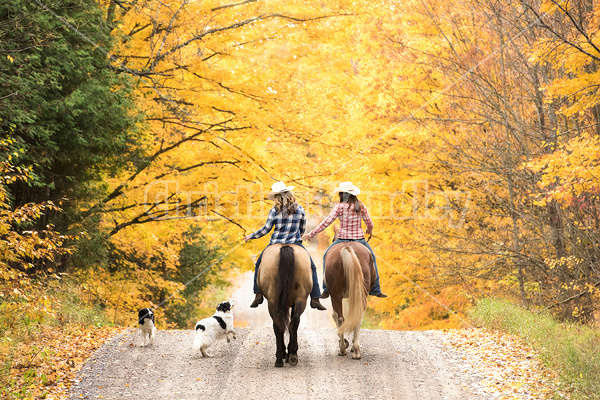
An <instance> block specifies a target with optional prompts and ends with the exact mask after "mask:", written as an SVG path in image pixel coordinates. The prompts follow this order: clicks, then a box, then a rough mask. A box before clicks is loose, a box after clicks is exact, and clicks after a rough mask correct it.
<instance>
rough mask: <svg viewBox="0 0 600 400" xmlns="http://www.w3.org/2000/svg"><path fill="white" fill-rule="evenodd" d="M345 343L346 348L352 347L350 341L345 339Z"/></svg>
mask: <svg viewBox="0 0 600 400" xmlns="http://www.w3.org/2000/svg"><path fill="white" fill-rule="evenodd" d="M344 343H345V344H346V348H348V346H350V342H349V341H348V339H344Z"/></svg>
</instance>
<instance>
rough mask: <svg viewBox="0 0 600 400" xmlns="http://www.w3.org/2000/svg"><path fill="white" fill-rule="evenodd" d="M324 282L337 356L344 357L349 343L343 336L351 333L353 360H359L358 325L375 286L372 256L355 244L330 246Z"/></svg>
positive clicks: (364, 248) (347, 243)
mask: <svg viewBox="0 0 600 400" xmlns="http://www.w3.org/2000/svg"><path fill="white" fill-rule="evenodd" d="M324 279H325V283H326V284H327V288H328V289H329V294H330V296H331V305H332V307H333V320H334V321H335V323H336V324H337V327H338V336H339V338H340V341H339V345H340V351H339V353H338V354H339V355H340V356H345V355H346V348H347V347H348V345H349V343H348V340H346V339H345V338H344V333H350V332H352V331H354V336H353V338H352V350H351V351H352V358H354V359H360V343H359V335H360V324H361V322H362V319H363V315H364V313H365V310H366V308H367V294H368V293H369V290H370V289H371V287H372V286H373V284H374V283H375V267H374V265H373V257H372V256H371V252H370V251H369V249H367V248H366V247H365V246H363V245H362V244H360V243H357V242H342V243H338V244H336V245H335V246H332V247H331V248H330V249H329V251H328V252H327V256H326V257H325V276H324ZM343 298H348V315H346V316H345V317H344V312H343V306H342V299H343Z"/></svg>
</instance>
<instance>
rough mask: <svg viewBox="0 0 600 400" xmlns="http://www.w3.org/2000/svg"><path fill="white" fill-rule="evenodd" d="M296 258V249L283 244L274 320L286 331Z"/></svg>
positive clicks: (282, 330) (280, 254)
mask: <svg viewBox="0 0 600 400" xmlns="http://www.w3.org/2000/svg"><path fill="white" fill-rule="evenodd" d="M295 265H296V259H295V257H294V249H293V248H292V247H291V246H282V247H281V249H280V250H279V273H278V279H277V292H276V294H275V298H276V299H277V300H276V301H277V313H276V315H275V317H274V318H273V322H274V323H275V325H277V327H278V328H279V329H280V330H281V332H285V331H286V330H287V326H288V324H289V322H290V314H289V312H288V305H287V303H288V298H289V297H290V294H291V293H292V289H293V285H294V269H295V268H294V267H295Z"/></svg>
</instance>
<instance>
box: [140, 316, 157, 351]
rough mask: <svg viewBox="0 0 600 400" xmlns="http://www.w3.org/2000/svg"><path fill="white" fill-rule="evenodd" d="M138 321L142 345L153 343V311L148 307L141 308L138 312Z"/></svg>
mask: <svg viewBox="0 0 600 400" xmlns="http://www.w3.org/2000/svg"><path fill="white" fill-rule="evenodd" d="M138 322H139V324H140V331H141V333H142V346H147V345H148V344H151V345H154V331H155V330H156V328H155V326H154V312H153V311H152V310H151V309H149V308H142V309H141V310H140V312H138Z"/></svg>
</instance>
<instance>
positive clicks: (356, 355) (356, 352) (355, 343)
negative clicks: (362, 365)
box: [350, 324, 361, 360]
mask: <svg viewBox="0 0 600 400" xmlns="http://www.w3.org/2000/svg"><path fill="white" fill-rule="evenodd" d="M350 351H351V352H352V358H353V359H355V360H360V357H361V355H360V324H358V325H356V328H354V334H353V336H352V350H350Z"/></svg>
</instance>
